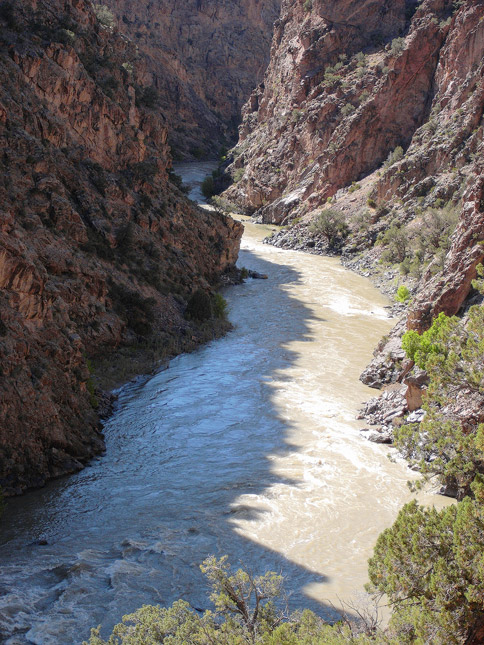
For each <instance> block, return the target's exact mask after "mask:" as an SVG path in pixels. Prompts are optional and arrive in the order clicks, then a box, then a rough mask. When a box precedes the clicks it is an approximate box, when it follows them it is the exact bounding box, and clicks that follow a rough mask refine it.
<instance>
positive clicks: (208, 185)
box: [201, 175, 215, 199]
mask: <svg viewBox="0 0 484 645" xmlns="http://www.w3.org/2000/svg"><path fill="white" fill-rule="evenodd" d="M201 190H202V195H203V196H204V197H205V198H206V199H210V198H211V197H213V195H214V193H215V182H214V180H213V177H212V176H211V175H208V176H207V177H205V179H204V180H203V181H202V185H201Z"/></svg>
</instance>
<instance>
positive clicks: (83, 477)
mask: <svg viewBox="0 0 484 645" xmlns="http://www.w3.org/2000/svg"><path fill="white" fill-rule="evenodd" d="M177 170H178V172H180V169H177ZM191 172H192V179H193V176H194V175H195V176H196V167H195V166H194V167H193V168H192V169H191ZM202 173H203V175H205V174H206V169H205V168H203V169H202V170H201V172H200V174H202ZM195 178H196V177H195ZM202 178H203V177H202ZM267 230H268V229H266V228H264V227H257V226H255V225H253V224H247V227H246V233H245V236H244V240H243V243H242V251H241V254H240V265H241V266H246V267H248V268H251V269H254V270H256V271H258V272H260V273H265V274H267V275H268V280H248V281H247V282H246V284H244V285H240V286H237V287H233V288H230V289H229V290H227V292H226V293H225V296H226V298H227V300H228V302H229V309H230V318H231V320H232V321H233V323H234V326H235V329H234V330H233V331H232V332H231V333H229V334H228V335H227V336H226V337H225V338H223V339H221V340H217V341H216V342H213V343H212V344H209V345H207V346H206V347H203V348H202V349H200V350H199V351H197V352H195V353H193V354H190V355H187V356H180V357H178V358H177V359H175V360H173V361H172V362H171V365H170V367H169V369H167V370H164V371H161V372H159V373H158V374H156V375H154V376H152V377H151V378H144V379H139V380H138V381H137V382H135V383H131V384H129V385H127V386H126V387H125V388H123V389H122V390H121V393H120V398H119V404H118V407H117V411H116V412H115V414H114V415H113V417H112V418H111V419H110V420H109V422H108V423H107V424H106V427H105V434H106V442H107V451H106V455H105V456H103V457H102V458H99V459H97V460H95V461H93V463H92V464H91V466H90V467H88V468H86V469H85V470H84V471H82V472H81V473H79V474H77V475H74V476H71V477H66V478H63V479H61V480H58V481H56V482H52V483H51V484H49V485H48V486H46V487H45V488H44V489H42V490H39V491H35V492H31V493H29V494H27V495H25V496H23V497H21V498H16V499H12V500H10V501H9V504H8V508H7V511H6V514H5V515H4V517H3V519H2V526H1V529H0V544H1V546H0V568H1V577H0V641H2V642H6V643H8V644H9V645H13V644H20V643H36V644H43V645H50V644H52V645H53V644H55V645H58V644H59V643H62V644H63V645H65V644H68V643H79V642H81V641H82V639H83V638H86V637H87V636H88V634H89V628H90V627H91V626H94V625H97V624H102V625H103V626H104V629H105V631H104V633H108V629H109V628H110V626H112V625H113V624H114V623H115V622H118V621H119V620H120V618H121V616H122V615H123V614H124V613H127V612H130V611H132V610H134V609H136V608H137V607H139V606H141V605H142V604H143V603H162V604H170V603H171V602H173V601H174V600H175V599H177V598H179V597H183V598H185V599H186V600H188V601H189V602H191V603H192V604H193V606H195V607H197V608H208V606H209V602H208V600H207V596H206V588H205V585H204V579H203V577H202V575H201V573H200V571H199V568H198V566H199V564H200V563H201V562H202V560H203V559H204V558H205V557H206V556H208V555H209V554H217V555H223V554H228V555H229V557H230V559H231V561H232V562H233V563H234V564H239V563H243V564H245V565H247V566H249V567H250V568H251V569H252V570H253V571H255V572H263V571H265V570H267V569H273V570H277V571H280V572H282V573H283V574H284V575H286V577H287V588H288V590H290V591H292V592H293V595H292V598H291V603H292V606H293V607H297V606H299V607H302V606H310V607H311V608H313V609H315V610H316V611H319V612H321V613H322V614H324V615H327V616H330V615H331V611H332V610H331V608H330V605H331V603H335V604H338V602H339V599H343V600H344V599H348V598H349V597H350V596H351V595H352V594H353V593H354V592H355V591H361V589H362V586H363V584H364V582H365V580H366V560H367V558H368V556H369V555H370V553H371V549H372V546H373V544H374V542H375V539H376V537H377V535H378V533H379V532H380V531H381V530H382V529H383V528H384V527H386V526H388V525H390V524H391V522H392V521H393V519H394V517H395V516H396V514H397V511H398V509H399V507H400V506H401V505H402V504H403V503H404V502H405V501H407V500H408V499H409V498H410V495H409V493H408V489H407V486H406V481H407V479H408V478H409V477H411V476H413V475H412V474H411V473H410V471H408V469H407V468H406V466H405V464H403V463H402V462H397V463H391V462H390V461H389V460H388V458H387V454H388V449H387V448H385V447H383V446H378V445H374V444H370V443H367V442H366V441H365V440H363V439H362V438H361V437H360V434H359V431H358V429H359V428H361V427H362V425H361V424H360V423H358V422H356V421H355V420H354V418H355V415H356V412H357V409H358V407H359V406H360V404H361V402H362V401H364V400H365V399H367V398H368V397H369V396H372V395H373V394H374V392H373V391H372V390H370V389H369V388H367V387H365V386H364V385H362V384H361V383H360V382H359V381H358V375H359V373H360V371H361V370H362V369H363V367H364V366H365V364H366V363H367V362H368V360H369V358H370V357H371V352H372V350H373V347H374V346H375V344H376V343H377V341H378V340H379V338H380V337H381V336H382V335H383V334H385V333H386V332H387V331H388V330H389V328H390V326H391V321H390V320H388V318H387V313H386V310H385V308H384V307H385V305H386V304H387V303H386V301H385V299H384V298H383V297H382V296H381V295H380V294H379V293H378V292H377V291H376V290H375V289H374V288H373V287H372V286H371V284H370V283H369V282H368V281H367V280H366V279H364V278H361V277H359V276H357V275H354V274H352V273H350V272H348V271H347V270H345V269H344V268H342V267H341V265H340V264H339V262H338V260H336V259H331V258H322V257H318V256H311V255H305V254H302V253H297V252H289V251H282V250H279V249H277V248H274V247H271V246H267V245H263V244H262V243H261V240H262V238H263V236H264V235H265V234H267ZM433 500H434V498H432V497H431V496H427V501H433ZM435 500H437V501H438V502H439V501H440V500H439V498H435Z"/></svg>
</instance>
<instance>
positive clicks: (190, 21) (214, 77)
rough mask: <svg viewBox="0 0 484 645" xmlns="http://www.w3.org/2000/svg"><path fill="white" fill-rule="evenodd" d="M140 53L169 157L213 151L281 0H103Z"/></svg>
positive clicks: (235, 118)
mask: <svg viewBox="0 0 484 645" xmlns="http://www.w3.org/2000/svg"><path fill="white" fill-rule="evenodd" d="M105 4H106V5H107V6H108V7H109V8H110V9H111V11H112V12H113V14H114V15H115V17H116V25H117V27H118V28H119V29H120V30H121V31H122V32H123V33H125V34H126V35H127V36H128V37H129V38H130V39H131V40H132V42H133V44H134V45H135V46H136V48H137V49H138V51H139V52H140V53H142V54H143V61H144V62H146V67H145V70H144V74H142V75H141V77H140V80H141V82H142V83H143V85H145V86H151V87H153V88H154V89H155V90H156V92H157V93H158V95H159V98H160V103H159V106H160V109H161V111H162V113H163V114H164V116H165V118H166V120H167V124H168V127H169V130H170V135H169V141H170V144H171V145H172V148H173V152H174V155H175V157H185V158H196V157H200V156H217V155H218V153H219V150H220V147H221V146H222V145H226V146H227V145H232V144H233V143H235V140H236V133H237V125H238V124H239V122H240V112H241V108H242V106H243V104H244V103H245V101H246V100H247V99H248V97H249V95H250V93H251V92H252V90H253V89H254V88H255V87H256V85H257V84H258V83H259V82H260V81H261V80H262V78H263V76H264V72H265V70H266V67H267V64H268V62H269V50H270V43H271V38H272V31H273V24H274V21H275V20H276V19H277V18H278V17H279V12H280V5H281V0H231V1H230V2H229V1H227V0H151V1H150V2H147V1H144V0H105Z"/></svg>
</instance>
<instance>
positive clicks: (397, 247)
mask: <svg viewBox="0 0 484 645" xmlns="http://www.w3.org/2000/svg"><path fill="white" fill-rule="evenodd" d="M381 243H382V245H383V246H385V247H386V249H385V251H384V253H383V254H382V260H383V261H384V262H391V263H393V262H403V260H404V259H405V257H406V256H407V253H408V251H409V248H410V240H409V238H408V234H407V232H406V230H405V229H404V228H402V227H400V226H397V225H396V224H392V226H390V228H389V229H388V230H387V231H385V233H384V235H383V238H382V241H381Z"/></svg>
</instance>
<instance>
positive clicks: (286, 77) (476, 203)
mask: <svg viewBox="0 0 484 645" xmlns="http://www.w3.org/2000/svg"><path fill="white" fill-rule="evenodd" d="M355 7H356V8H357V9H358V11H356V12H355ZM333 14H334V15H333ZM483 18H484V5H483V2H482V1H481V0H477V2H474V1H472V2H471V1H470V0H469V1H466V0H463V1H462V2H458V3H455V2H451V1H450V0H425V1H424V2H422V3H421V4H420V5H418V6H416V5H414V4H413V3H409V2H407V3H404V2H397V3H387V2H384V0H379V1H378V2H364V3H357V4H355V5H354V6H353V4H352V3H351V2H349V1H348V2H338V3H337V2H329V3H322V2H320V1H319V0H313V2H312V3H311V2H309V3H308V2H303V1H302V0H301V1H299V0H291V1H289V0H288V1H287V2H285V3H284V4H283V9H282V18H281V21H280V22H279V23H278V24H277V27H276V34H275V37H274V41H273V47H272V58H271V63H270V66H269V69H268V71H267V74H266V77H265V80H264V84H263V85H262V86H260V87H259V88H258V90H257V91H256V92H254V94H253V95H252V97H251V99H250V100H249V102H248V103H247V105H246V106H245V108H244V122H243V125H242V126H241V129H240V141H239V143H238V145H237V147H236V148H235V149H234V159H235V160H234V162H233V164H232V168H231V173H232V175H233V176H234V177H235V178H236V179H238V181H236V183H234V184H233V185H232V186H231V187H230V188H229V189H228V191H226V193H225V196H226V197H227V198H228V199H229V200H231V201H233V202H235V203H236V204H237V205H238V206H239V207H242V208H243V209H244V210H246V211H247V212H249V213H253V214H254V216H256V217H258V218H259V219H260V220H262V221H265V222H272V223H285V224H287V223H290V222H293V223H294V225H293V226H292V227H291V228H290V229H289V230H288V231H286V232H284V233H282V234H280V235H279V236H277V238H276V240H275V242H276V243H277V244H279V245H282V246H284V245H287V246H297V245H298V244H299V245H300V246H303V247H304V246H306V247H309V248H312V249H314V248H316V249H321V250H324V249H326V250H328V246H329V247H331V246H332V244H331V243H330V242H331V240H329V238H328V237H327V236H326V239H325V236H324V235H323V234H322V233H321V232H320V233H319V234H318V231H317V227H316V230H314V226H313V230H312V231H311V229H310V227H309V226H308V225H309V224H310V222H311V221H312V220H313V219H314V216H315V215H316V214H317V213H319V212H320V210H319V209H321V208H323V210H324V209H327V210H328V209H331V211H333V212H334V211H336V212H337V213H340V214H341V217H342V219H344V220H345V221H344V224H345V226H346V227H349V234H348V231H346V230H345V231H344V235H340V238H339V239H337V240H333V242H337V244H336V247H337V246H339V247H340V250H341V248H343V249H344V253H345V255H347V256H348V258H350V257H351V255H352V254H354V253H355V252H357V251H360V250H362V249H365V248H372V247H373V246H374V244H375V242H378V243H379V244H380V247H379V250H376V251H375V253H374V257H373V258H372V261H373V262H375V261H376V260H378V259H380V258H381V256H382V251H383V250H384V249H385V247H386V246H387V247H388V246H390V243H389V240H388V238H389V236H388V235H387V236H386V238H385V231H387V230H388V229H391V228H392V227H393V228H395V229H396V228H398V229H400V228H402V231H405V235H406V240H404V241H403V242H402V244H403V246H406V248H404V249H403V251H402V252H401V253H400V252H398V253H393V255H394V257H389V261H390V263H392V262H393V263H397V264H398V263H402V262H403V261H404V260H407V266H406V267H403V268H404V269H405V271H406V273H408V267H409V265H410V264H411V262H410V260H412V261H413V260H415V262H417V259H418V258H417V259H416V258H415V257H414V256H415V255H416V252H415V250H413V251H412V248H411V247H412V244H413V242H412V240H413V239H415V238H416V236H417V233H418V232H419V231H421V230H424V229H425V226H427V225H428V223H429V219H431V216H432V217H434V215H435V214H434V213H431V212H430V209H437V210H441V211H442V210H443V209H445V208H448V209H449V210H451V209H454V210H456V211H457V212H460V213H461V215H462V219H461V223H460V225H459V227H458V230H457V232H456V234H455V236H454V238H453V241H452V249H451V252H450V254H449V256H448V257H447V259H446V270H445V272H444V273H443V274H439V275H440V277H434V276H435V275H436V273H439V272H440V271H441V269H442V261H443V257H442V255H440V256H439V258H438V262H437V258H430V257H422V258H421V260H422V261H421V263H420V264H421V266H420V267H419V271H417V272H416V274H417V275H416V277H417V278H419V277H421V283H420V291H421V292H422V293H421V295H419V296H418V299H417V301H416V302H415V304H414V313H413V314H412V321H413V322H412V323H411V324H412V325H414V326H418V325H419V324H424V323H423V318H426V319H427V324H428V320H429V319H430V318H431V311H430V310H432V311H435V312H436V313H438V312H439V311H447V310H448V311H449V312H450V313H455V311H457V310H458V309H459V307H460V306H461V305H462V303H463V301H464V299H465V297H466V296H467V294H468V292H469V288H470V283H471V280H472V278H473V277H475V266H476V264H477V263H478V262H479V261H480V260H481V259H482V257H483V254H482V252H481V245H480V244H479V242H480V241H481V240H482V234H483V232H482V230H481V228H482V223H481V220H482V202H481V197H480V195H481V190H482V186H481V182H482V166H481V163H480V154H479V153H480V152H481V153H482V150H481V146H482V139H483V136H482V135H483V128H482V115H483V108H484V83H483V80H482V72H483V55H484V20H483ZM357 28H358V29H357ZM282 86H284V92H282V91H281V88H282ZM286 89H287V91H286ZM328 202H330V203H331V205H330V206H329V205H328V206H327V203H328ZM301 218H302V221H300V220H301ZM434 219H435V217H434ZM343 228H344V227H343ZM342 230H343V229H342ZM343 238H345V239H343ZM306 243H307V244H306ZM333 246H334V244H333ZM394 246H395V245H394ZM459 249H460V250H459ZM329 250H331V249H329ZM444 250H445V249H444ZM387 255H389V256H391V255H392V254H391V253H387ZM423 255H424V256H425V253H424V254H423ZM430 260H434V261H433V262H431V265H430V266H428V267H427V264H428V262H429V261H430ZM454 265H455V266H454ZM464 265H465V266H464ZM452 267H453V268H452ZM450 274H455V275H454V278H453V279H452V280H451V279H450ZM457 274H458V275H457ZM443 275H445V279H444V278H443V277H442V276H443ZM414 277H415V276H414ZM445 283H448V285H447V287H445ZM457 283H459V286H458V287H457ZM424 285H425V288H424ZM446 291H447V292H449V294H448V295H447V296H444V295H443V294H444V292H446ZM450 292H452V294H453V295H452V296H451V295H450ZM438 293H441V294H442V297H443V298H447V299H448V305H445V304H444V303H443V302H442V300H441V296H439V295H438ZM451 301H452V302H451ZM425 303H427V304H425ZM430 303H432V304H430ZM424 310H425V311H424ZM425 312H426V313H425ZM429 317H430V318H429ZM418 319H422V322H421V323H418V322H417V320H418Z"/></svg>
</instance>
